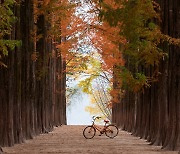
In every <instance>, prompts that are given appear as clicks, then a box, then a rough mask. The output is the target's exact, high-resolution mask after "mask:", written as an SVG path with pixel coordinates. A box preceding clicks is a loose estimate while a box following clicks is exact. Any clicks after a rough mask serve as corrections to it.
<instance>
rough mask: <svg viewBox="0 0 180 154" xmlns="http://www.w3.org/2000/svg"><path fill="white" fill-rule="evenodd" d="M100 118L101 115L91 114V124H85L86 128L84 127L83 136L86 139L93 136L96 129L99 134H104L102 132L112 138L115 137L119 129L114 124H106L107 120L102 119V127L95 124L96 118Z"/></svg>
mask: <svg viewBox="0 0 180 154" xmlns="http://www.w3.org/2000/svg"><path fill="white" fill-rule="evenodd" d="M100 118H101V117H95V116H93V118H92V119H93V120H92V125H90V126H87V127H86V128H84V131H83V136H84V137H85V138H86V139H92V138H93V137H94V136H95V134H96V130H97V131H99V132H100V136H101V135H102V134H104V133H105V134H106V136H107V137H109V138H114V137H116V136H117V135H118V133H119V129H118V128H117V126H116V125H114V124H108V123H109V121H108V120H104V122H105V124H104V127H103V128H100V127H98V126H97V125H95V121H96V119H100Z"/></svg>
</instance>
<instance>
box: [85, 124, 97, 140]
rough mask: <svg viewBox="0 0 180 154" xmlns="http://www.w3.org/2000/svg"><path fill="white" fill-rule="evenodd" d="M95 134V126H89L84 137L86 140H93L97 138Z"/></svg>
mask: <svg viewBox="0 0 180 154" xmlns="http://www.w3.org/2000/svg"><path fill="white" fill-rule="evenodd" d="M90 133H91V134H90ZM95 134H96V129H95V128H94V127H93V126H87V127H86V128H84V130H83V136H84V137H85V138H86V139H92V138H93V137H94V136H95ZM88 135H90V136H88Z"/></svg>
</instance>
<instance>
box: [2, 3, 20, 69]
mask: <svg viewBox="0 0 180 154" xmlns="http://www.w3.org/2000/svg"><path fill="white" fill-rule="evenodd" d="M14 4H15V1H14V0H5V1H4V2H3V3H1V4H0V20H1V21H0V65H1V66H5V67H6V65H5V64H4V63H3V62H2V61H1V59H2V58H3V56H8V52H9V50H14V49H15V47H18V46H20V45H21V41H18V40H10V39H9V40H8V39H5V38H7V37H8V36H9V35H10V34H11V31H12V26H13V24H14V23H15V21H16V17H15V16H14V14H13V11H12V7H13V5H14Z"/></svg>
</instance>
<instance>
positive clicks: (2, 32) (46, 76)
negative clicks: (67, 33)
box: [0, 0, 66, 146]
mask: <svg viewBox="0 0 180 154" xmlns="http://www.w3.org/2000/svg"><path fill="white" fill-rule="evenodd" d="M38 2H39V3H38ZM48 2H49V1H43V2H42V1H34V0H23V1H14V0H7V1H6V0H5V1H4V0H0V17H1V18H0V19H2V20H1V21H0V47H1V48H0V146H12V145H14V144H15V143H22V142H24V140H25V139H31V138H33V136H36V135H38V134H40V133H48V132H49V131H52V129H53V127H54V126H60V125H61V124H66V96H65V86H66V71H65V70H66V63H65V59H64V58H63V57H62V54H61V52H60V50H58V49H57V48H56V45H57V43H59V44H60V43H61V37H60V21H58V22H59V23H58V25H59V26H58V27H56V30H57V29H59V33H56V35H52V33H51V35H49V32H50V29H51V30H52V29H53V28H54V27H55V26H57V23H55V22H52V21H55V19H53V17H54V16H56V14H55V13H54V12H53V13H54V14H53V15H52V11H53V8H55V7H54V6H53V5H52V3H51V4H50V3H48ZM46 5H49V6H48V8H49V10H47V11H46V12H43V9H41V8H43V7H45V6H46ZM57 6H58V5H57ZM58 7H60V6H58ZM55 9H56V8H55ZM50 17H51V22H50ZM53 26H54V27H53ZM54 29H55V28H54ZM7 32H8V33H7ZM7 55H8V56H7Z"/></svg>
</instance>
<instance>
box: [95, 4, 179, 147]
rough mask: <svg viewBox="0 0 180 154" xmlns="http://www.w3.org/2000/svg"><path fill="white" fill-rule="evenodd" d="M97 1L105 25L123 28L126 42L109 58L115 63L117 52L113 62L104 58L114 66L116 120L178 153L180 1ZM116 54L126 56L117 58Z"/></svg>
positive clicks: (121, 35) (130, 129)
mask: <svg viewBox="0 0 180 154" xmlns="http://www.w3.org/2000/svg"><path fill="white" fill-rule="evenodd" d="M93 2H94V4H96V6H97V11H99V18H100V19H101V21H102V24H101V25H102V26H103V24H104V25H107V24H109V26H110V27H112V28H114V29H118V31H119V33H118V35H119V38H121V39H120V40H118V42H117V44H118V46H117V48H116V49H114V50H112V51H111V52H110V53H109V54H107V55H106V56H107V57H108V56H109V58H110V59H111V54H112V57H113V58H112V59H113V60H112V63H111V64H110V65H109V64H108V58H107V61H106V59H105V60H104V62H105V64H107V65H108V66H111V68H112V67H113V69H111V71H112V72H113V87H114V90H115V91H114V92H113V93H114V94H115V95H114V96H113V97H112V98H113V99H114V101H112V103H113V113H112V116H113V122H116V123H117V125H118V126H119V127H121V128H122V129H124V130H127V131H131V132H132V133H133V134H134V135H136V136H140V137H141V138H145V139H147V140H148V141H149V142H151V144H155V145H161V146H162V147H163V148H166V149H171V150H179V144H180V140H179V134H180V131H179V128H180V127H179V124H180V122H179V115H180V112H179V107H180V105H179V96H180V94H179V79H180V78H179V75H180V74H179V70H180V68H179V57H180V55H179V39H178V38H179V30H180V29H179V27H180V26H179V22H177V21H178V19H179V16H178V12H179V5H178V1H177V0H173V2H170V1H168V0H165V1H160V0H159V1H157V2H158V3H159V4H158V3H157V2H155V1H150V0H146V1H142V0H137V1H134V0H128V1H115V0H114V1H109V0H102V1H96V0H94V1H93ZM101 25H100V26H101ZM106 27H107V26H106ZM112 34H113V32H112ZM116 35H117V33H116V31H114V35H112V36H116ZM106 36H107V37H108V39H111V37H109V36H108V35H106ZM116 38H118V37H116ZM98 39H99V40H100V39H101V37H98ZM112 40H114V39H113V37H112ZM122 40H124V41H122ZM104 42H105V41H104ZM114 42H115V41H113V43H114ZM106 44H107V42H106ZM107 45H108V44H107ZM105 47H106V46H105ZM102 49H103V48H102ZM104 50H106V49H104ZM114 52H115V53H116V52H118V54H119V53H120V54H121V55H123V56H120V59H119V60H118V59H116V56H115V55H114V54H113V53H114ZM100 53H101V54H102V57H103V50H102V51H101V52H100ZM116 60H117V61H119V64H118V63H114V61H116ZM123 61H124V63H122V62H123ZM108 66H106V67H108ZM115 102H116V103H115Z"/></svg>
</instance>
